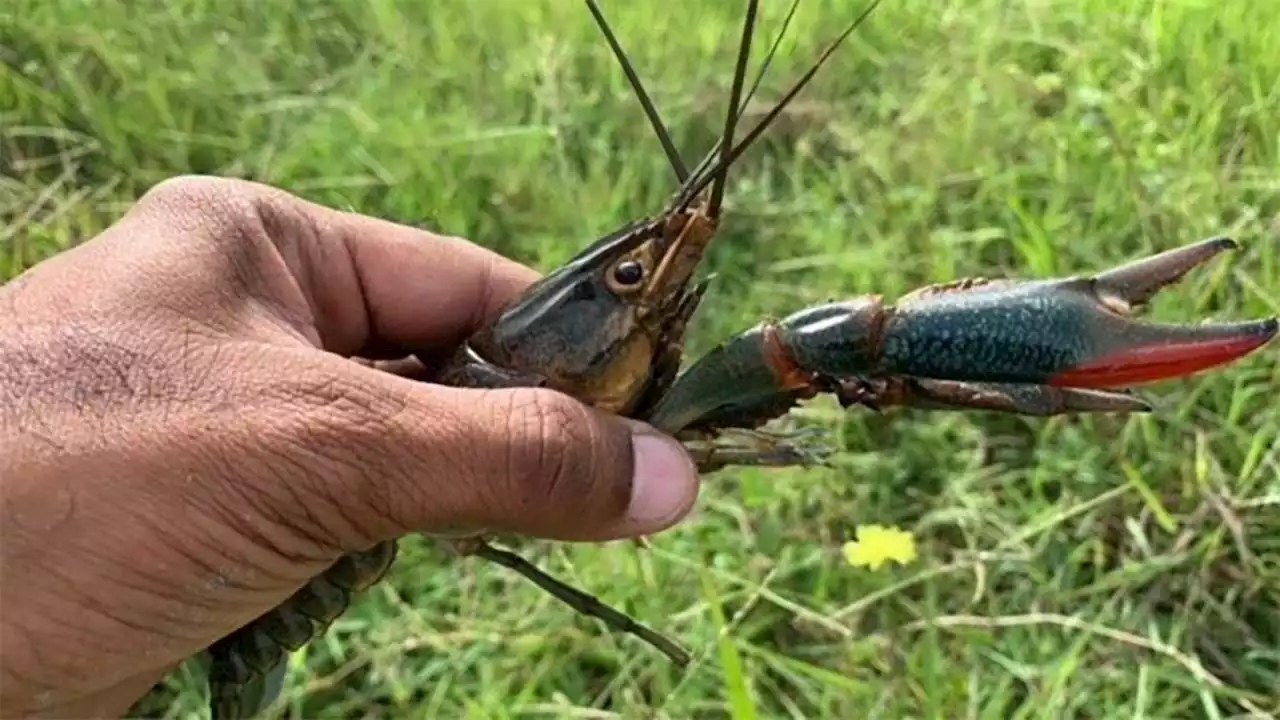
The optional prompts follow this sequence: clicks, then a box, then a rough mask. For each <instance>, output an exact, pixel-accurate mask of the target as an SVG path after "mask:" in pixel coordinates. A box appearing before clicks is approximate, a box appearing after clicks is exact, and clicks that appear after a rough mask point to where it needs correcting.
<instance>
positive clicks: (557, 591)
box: [472, 540, 692, 667]
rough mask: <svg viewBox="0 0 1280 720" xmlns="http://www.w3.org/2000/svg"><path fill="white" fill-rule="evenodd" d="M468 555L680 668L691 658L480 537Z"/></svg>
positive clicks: (623, 615)
mask: <svg viewBox="0 0 1280 720" xmlns="http://www.w3.org/2000/svg"><path fill="white" fill-rule="evenodd" d="M472 554H474V555H475V556H476V557H480V558H483V559H485V560H488V561H489V562H493V563H497V564H499V565H502V566H503V567H506V568H508V569H510V570H514V571H515V572H516V573H518V574H519V575H521V576H522V577H524V578H525V579H527V580H530V581H532V582H533V583H534V584H535V585H537V586H538V587H540V588H542V589H543V590H545V591H546V592H547V593H548V594H550V595H551V596H552V597H554V598H556V599H557V600H559V601H561V602H563V603H564V604H566V605H568V606H569V607H571V608H573V609H574V610H575V611H577V612H578V613H580V614H582V615H586V616H588V617H593V618H595V619H597V620H599V621H601V622H603V623H604V624H605V626H606V627H609V628H612V629H613V630H617V631H619V632H623V633H627V634H628V635H632V636H634V637H637V638H639V639H640V640H643V641H644V642H646V643H648V644H649V645H652V646H653V647H654V648H656V649H657V650H658V651H659V652H661V653H662V654H664V655H666V656H667V657H668V658H670V659H671V660H672V661H673V662H675V663H676V664H677V665H680V666H681V667H684V666H686V665H688V664H689V662H690V660H692V658H691V657H690V655H689V651H687V650H685V649H684V648H682V647H680V646H679V645H677V644H676V642H675V641H674V640H672V639H671V638H668V637H667V636H665V635H663V634H661V633H659V632H658V631H656V630H653V629H651V628H649V627H647V626H645V625H642V624H640V622H639V621H637V620H636V619H635V618H633V617H631V616H630V615H627V614H626V613H624V612H622V611H621V610H618V609H616V608H613V607H611V606H609V605H607V604H606V603H604V602H603V601H602V600H600V599H599V598H597V597H596V596H594V595H589V594H587V593H585V592H583V591H581V590H579V589H578V588H576V587H573V586H572V585H570V584H568V583H566V582H564V581H563V580H559V579H557V578H555V577H553V576H551V575H550V574H548V573H545V572H543V571H542V570H540V569H539V568H538V566H536V565H534V564H533V563H531V562H529V561H528V560H525V559H524V558H522V557H520V556H519V555H517V554H515V553H513V552H510V551H508V550H499V549H498V548H495V547H493V546H492V545H489V544H488V543H486V542H484V541H482V540H477V545H476V546H475V548H474V552H473V553H472Z"/></svg>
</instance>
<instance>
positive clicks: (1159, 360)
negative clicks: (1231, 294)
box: [1048, 318, 1280, 389]
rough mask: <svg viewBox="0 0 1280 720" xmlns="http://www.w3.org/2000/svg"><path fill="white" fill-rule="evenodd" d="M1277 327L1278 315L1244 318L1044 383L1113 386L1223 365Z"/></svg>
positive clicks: (1107, 359) (1134, 349)
mask: <svg viewBox="0 0 1280 720" xmlns="http://www.w3.org/2000/svg"><path fill="white" fill-rule="evenodd" d="M1277 329H1280V321H1278V320H1277V318H1270V319H1267V320H1259V321H1257V322H1251V323H1243V324H1241V325H1239V326H1236V327H1235V328H1234V330H1235V331H1234V332H1231V333H1229V334H1225V333H1214V334H1213V335H1211V336H1206V337H1203V338H1199V339H1195V338H1191V339H1182V340H1179V341H1176V342H1165V343H1158V344H1147V345H1139V346H1136V347H1130V348H1126V349H1123V350H1120V351H1118V352H1115V353H1112V354H1110V355H1106V356H1103V357H1100V358H1095V359H1093V360H1090V361H1089V362H1086V363H1081V364H1080V365H1077V366H1075V367H1073V368H1070V369H1067V370H1063V371H1061V372H1059V373H1055V374H1054V375H1053V376H1052V377H1051V378H1049V383H1048V384H1049V385H1053V386H1056V387H1071V388H1092V389H1101V388H1117V387H1127V386H1131V385H1137V384H1140V383H1148V382H1155V381H1157V380H1167V379H1170V378H1176V377H1183V376H1186V375H1191V374H1193V373H1197V372H1200V371H1202V370H1208V369H1209V368H1212V367H1216V366H1218V365H1223V364H1225V363H1228V362H1231V361H1232V360H1235V359H1237V358H1240V357H1243V356H1245V355H1248V354H1249V353H1251V352H1253V351H1254V350H1257V349H1258V348H1260V347H1262V346H1263V345H1266V344H1267V343H1268V342H1270V341H1271V339H1272V338H1274V337H1275V336H1276V332H1277Z"/></svg>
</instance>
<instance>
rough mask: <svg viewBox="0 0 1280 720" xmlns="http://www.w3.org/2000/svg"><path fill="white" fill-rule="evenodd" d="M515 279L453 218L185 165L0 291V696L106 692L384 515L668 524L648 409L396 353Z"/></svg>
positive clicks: (147, 681)
mask: <svg viewBox="0 0 1280 720" xmlns="http://www.w3.org/2000/svg"><path fill="white" fill-rule="evenodd" d="M534 280H536V274H535V273H533V272H532V271H531V270H529V269H527V268H524V267H522V266H519V265H517V264H514V263H511V262H508V261H505V260H503V259H502V258H500V257H498V256H496V255H493V254H492V253H489V252H487V251H485V250H482V249H480V248H478V247H476V246H473V245H471V244H469V243H466V242H464V241H461V240H457V239H452V238H442V237H439V236H433V235H430V234H428V233H423V232H421V231H417V230H412V229H409V228H405V227H401V226H397V225H393V224H390V223H385V222H382V221H377V220H373V219H370V218H366V217H361V216H357V215H352V214H347V213H338V212H334V211H331V210H327V209H325V208H321V207H318V206H315V205H311V204H309V203H304V202H302V201H300V200H298V199H296V198H293V197H291V196H289V195H286V194H284V193H281V192H278V191H275V190H272V189H269V188H266V187H263V186H260V185H255V184H251V183H245V182H237V181H229V180H213V179H192V178H186V179H178V180H174V181H169V182H166V183H164V184H162V185H161V186H158V187H157V188H155V189H154V190H153V191H152V192H150V193H149V194H148V195H147V196H146V197H145V198H143V200H142V201H140V202H139V203H138V205H137V206H136V207H134V208H133V209H132V210H131V211H130V213H129V214H128V215H127V216H126V217H125V218H123V219H122V220H121V221H120V222H119V223H118V224H116V225H115V226H113V227H112V228H110V229H109V230H108V231H106V232H104V233H103V234H102V235H101V236H99V237H97V238H95V239H93V240H92V241H90V242H88V243H86V244H84V245H82V246H80V247H77V248H76V249H74V250H71V251H68V252H66V253H64V254H62V255H60V256H57V257H55V258H53V259H50V260H48V261H46V262H44V263H41V264H40V265H38V266H37V267H35V268H33V269H32V270H31V271H29V272H28V273H26V274H25V275H23V276H21V277H19V278H17V279H16V280H14V281H12V282H10V283H8V284H6V285H5V286H4V287H3V288H0V308H3V313H2V314H0V360H2V362H0V397H2V398H3V402H2V403H0V420H2V424H0V430H2V432H0V533H3V535H2V538H0V540H2V542H0V552H2V555H0V562H2V565H0V572H2V574H3V577H4V583H3V584H2V586H0V593H2V595H0V605H2V606H3V607H4V613H3V615H0V629H2V635H0V641H2V645H0V658H2V660H0V663H2V666H0V683H2V689H0V715H3V716H5V717H14V716H22V715H27V714H41V715H56V716H63V717H66V716H78V717H84V716H89V715H94V716H112V715H119V714H121V713H123V712H124V711H125V710H126V709H127V708H128V707H129V706H130V705H131V704H132V703H133V702H134V701H136V699H137V698H139V697H140V696H141V695H142V694H144V693H145V692H146V690H147V689H148V688H149V687H150V686H151V685H152V684H153V683H154V682H155V681H156V680H158V679H159V678H161V677H162V676H163V675H164V673H165V672H167V671H168V670H169V669H171V668H172V667H173V666H175V665H176V664H178V663H179V662H181V661H182V660H183V659H185V658H187V657H189V656H191V655H193V654H195V653H197V652H198V651H200V650H201V649H202V648H204V647H206V646H208V645H209V644H210V643H211V642H213V641H214V640H216V639H217V638H219V637H221V636H223V635H225V634H227V633H228V632H230V631H231V630H233V629H234V628H237V627H240V626H242V625H243V624H244V623H246V622H248V621H249V620H251V619H252V618H254V617H256V616H258V615H260V614H262V613H263V612H265V611H266V610H268V609H269V608H271V607H273V606H276V605H278V604H279V603H280V602H282V601H283V600H284V599H285V598H286V597H288V596H289V594H290V593H291V592H292V591H293V590H294V589H295V588H297V587H298V586H300V585H301V584H302V583H304V582H305V581H306V580H307V579H309V578H311V577H314V576H315V575H316V574H318V573H319V572H321V571H322V570H323V569H324V568H325V567H327V566H328V565H329V564H330V563H332V562H333V561H334V560H336V559H337V558H338V557H339V556H341V555H342V554H343V553H349V552H355V551H359V550H362V549H365V548H368V547H371V546H372V545H374V544H375V543H377V542H378V541H381V540H386V539H390V538H394V537H399V536H402V535H404V534H408V533H411V532H433V533H443V532H448V531H450V530H459V529H462V530H465V529H466V528H476V527H484V528H492V529H494V530H495V531H500V532H511V533H517V534H521V535H526V536H532V537H543V538H548V539H556V540H570V541H603V540H610V539H615V538H626V537H635V536H641V535H646V534H651V533H653V532H656V531H659V530H661V529H663V528H666V527H669V526H670V525H671V524H673V523H675V522H676V521H678V519H679V518H680V517H682V516H683V515H684V514H685V513H687V512H688V510H689V508H690V507H691V506H692V503H693V501H694V498H695V495H696V485H695V482H696V478H695V475H694V472H693V467H692V465H691V464H690V462H689V460H688V458H687V456H686V455H685V454H684V453H682V452H681V451H680V450H679V448H678V446H676V445H675V444H674V443H673V442H671V441H670V440H669V439H668V438H665V437H662V436H659V435H657V434H655V433H653V431H652V430H651V429H649V428H647V427H646V426H644V425H641V424H639V423H634V422H629V421H625V420H621V419H618V418H612V417H607V416H605V415H603V414H601V413H598V412H596V411H593V410H591V409H589V408H587V407H586V406H584V405H582V404H580V403H578V402H576V401H574V400H572V399H570V398H569V397H567V396H566V395H563V394H561V393H558V392H555V391H552V390H549V389H535V388H523V389H506V390H478V389H456V388H446V387H441V386H438V385H434V384H430V383H422V382H420V381H417V380H411V379H408V378H405V377H400V376H399V375H397V373H402V374H407V375H412V376H415V377H418V376H421V375H423V374H424V373H426V372H430V370H431V368H430V364H431V363H433V362H435V361H436V360H437V359H439V358H444V357H447V356H448V355H449V354H450V353H451V352H452V351H453V349H454V348H455V347H456V346H457V343H458V342H459V341H460V340H461V338H463V337H466V336H468V335H470V334H471V333H472V332H474V330H475V329H476V328H477V327H479V326H480V325H481V324H482V323H483V322H484V321H485V320H487V319H489V318H490V317H492V315H493V313H495V312H496V310H497V308H499V307H502V306H504V305H506V304H508V303H509V302H510V301H511V299H512V298H514V297H515V296H516V295H517V294H518V293H519V292H520V291H521V290H523V289H524V288H526V287H527V286H528V285H529V284H530V283H531V282H533V281H534ZM410 354H414V355H416V356H417V357H420V358H422V360H423V361H424V362H425V363H427V367H424V366H423V365H422V364H420V363H418V362H408V361H403V360H401V359H400V358H403V357H405V356H408V355H410ZM352 358H357V359H359V361H353V359H352ZM375 364H376V365H377V367H376V368H375V367H373V366H374V365H375ZM388 370H390V371H392V372H387V371H388Z"/></svg>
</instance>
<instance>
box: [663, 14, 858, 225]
mask: <svg viewBox="0 0 1280 720" xmlns="http://www.w3.org/2000/svg"><path fill="white" fill-rule="evenodd" d="M880 2H881V0H871V4H870V5H868V6H867V8H866V9H865V10H863V11H862V12H861V13H860V14H859V15H858V17H857V18H855V19H854V20H853V22H851V23H849V25H848V27H846V28H845V29H844V31H843V32H841V33H840V34H839V35H838V36H836V39H835V40H832V41H831V43H830V44H829V45H827V47H826V49H824V50H823V51H822V53H821V54H820V55H819V56H818V59H817V60H816V61H814V63H813V65H811V66H810V67H809V69H808V70H807V71H805V73H804V75H801V76H800V79H799V80H797V81H796V83H795V85H792V86H791V89H790V90H788V91H787V93H786V94H785V95H783V96H782V99H781V100H779V101H778V102H777V104H775V105H774V106H773V107H772V108H770V109H769V112H767V113H765V116H764V117H763V118H761V120H760V122H758V123H756V125H755V127H753V128H751V130H750V132H748V133H747V135H746V137H744V138H743V139H742V142H740V143H738V144H737V145H736V146H734V147H733V148H732V150H729V151H726V150H725V149H724V148H723V147H722V148H721V154H720V162H719V163H718V164H717V165H716V166H715V168H714V169H712V170H711V171H710V172H709V173H707V174H706V175H704V176H701V177H698V180H697V181H696V182H692V183H689V186H688V189H687V190H686V191H685V192H684V201H685V202H688V201H689V199H691V198H693V197H696V196H697V194H698V193H700V192H702V190H703V188H705V187H706V186H707V184H708V183H710V182H711V181H712V180H713V179H715V178H719V177H721V175H722V174H723V173H725V172H727V171H728V168H729V166H730V165H732V164H733V163H734V162H735V161H736V160H737V159H738V157H739V156H741V155H742V153H744V152H746V150H747V148H749V147H751V145H753V144H754V143H755V141H756V140H757V139H758V138H759V137H760V135H761V134H762V133H764V131H765V130H767V129H768V128H769V126H770V125H772V124H773V122H774V120H776V119H777V118H778V116H779V115H781V114H782V111H783V110H784V109H786V107H787V106H788V105H790V104H791V101H792V100H794V99H795V98H796V96H797V95H799V94H800V91H801V90H803V89H804V88H805V87H806V86H808V84H809V82H810V81H811V80H813V78H814V76H815V75H817V74H818V70H820V69H822V66H823V65H825V64H826V62H827V60H829V59H830V58H831V55H832V54H834V53H835V51H836V49H837V48H839V47H840V45H842V44H843V43H844V41H845V40H847V39H848V38H849V36H850V35H852V34H853V31H854V30H856V29H858V27H859V26H860V25H862V23H863V22H865V21H866V19H867V18H868V17H869V16H870V15H871V13H872V11H874V10H875V9H876V7H878V6H879V5H880ZM722 142H723V144H724V146H725V147H728V146H730V144H731V143H730V142H729V141H728V140H727V139H722Z"/></svg>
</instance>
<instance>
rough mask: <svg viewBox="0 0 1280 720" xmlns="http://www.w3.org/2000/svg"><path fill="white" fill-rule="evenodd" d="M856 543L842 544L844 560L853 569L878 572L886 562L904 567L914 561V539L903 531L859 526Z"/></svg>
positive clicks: (891, 528)
mask: <svg viewBox="0 0 1280 720" xmlns="http://www.w3.org/2000/svg"><path fill="white" fill-rule="evenodd" d="M857 533H858V540H857V542H847V543H845V544H844V559H845V560H847V561H848V562H849V564H850V565H853V566H855V567H868V568H871V569H872V570H879V569H880V566H881V565H883V564H884V563H885V562H886V561H888V560H894V561H896V562H897V563H898V564H900V565H906V564H908V563H910V562H912V561H913V560H915V559H916V539H915V537H914V536H913V535H912V534H911V533H909V532H906V531H905V530H900V529H898V528H896V527H885V526H883V525H859V526H858V528H857Z"/></svg>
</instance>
